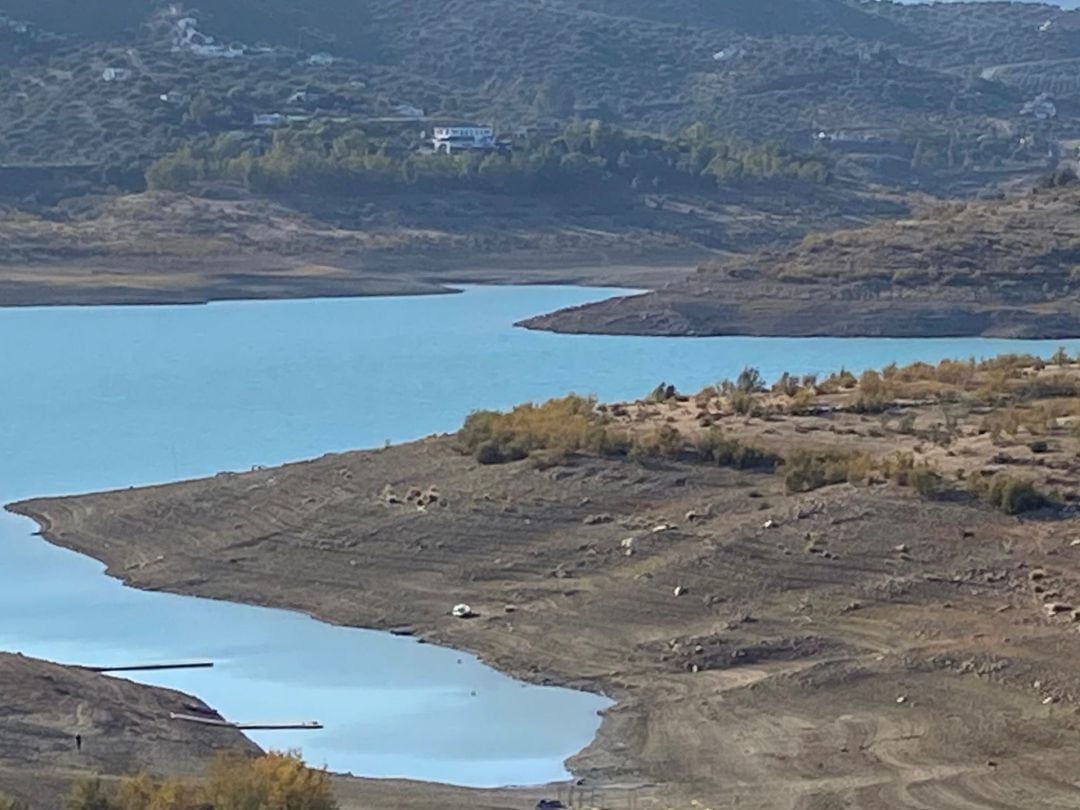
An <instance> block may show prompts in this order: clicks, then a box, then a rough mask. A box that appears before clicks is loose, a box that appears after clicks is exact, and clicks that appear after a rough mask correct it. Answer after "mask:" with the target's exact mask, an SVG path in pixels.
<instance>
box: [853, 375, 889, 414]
mask: <svg viewBox="0 0 1080 810" xmlns="http://www.w3.org/2000/svg"><path fill="white" fill-rule="evenodd" d="M890 394H891V392H890V390H889V384H888V383H886V382H885V380H883V379H882V377H881V375H880V374H878V373H877V372H876V371H864V372H863V373H862V376H860V377H859V387H858V394H857V396H856V397H855V402H854V403H853V404H852V408H853V409H854V410H855V411H858V412H859V413H881V412H882V411H884V410H885V409H886V408H888V407H889V399H890Z"/></svg>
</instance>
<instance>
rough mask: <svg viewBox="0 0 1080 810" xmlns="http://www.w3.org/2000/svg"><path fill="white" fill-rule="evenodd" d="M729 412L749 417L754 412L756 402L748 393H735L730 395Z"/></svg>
mask: <svg viewBox="0 0 1080 810" xmlns="http://www.w3.org/2000/svg"><path fill="white" fill-rule="evenodd" d="M731 410H732V411H733V412H735V413H737V414H741V415H743V416H749V415H751V414H753V413H754V412H755V411H756V400H755V399H754V395H753V394H751V393H750V392H749V391H736V392H735V393H733V394H732V395H731Z"/></svg>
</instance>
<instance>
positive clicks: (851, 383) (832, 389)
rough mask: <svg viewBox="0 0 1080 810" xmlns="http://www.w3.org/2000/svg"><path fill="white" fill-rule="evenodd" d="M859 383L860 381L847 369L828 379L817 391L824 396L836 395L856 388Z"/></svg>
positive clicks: (831, 375)
mask: <svg viewBox="0 0 1080 810" xmlns="http://www.w3.org/2000/svg"><path fill="white" fill-rule="evenodd" d="M857 382H858V380H856V379H855V375H854V374H852V373H851V372H850V371H848V370H847V369H846V368H842V369H840V370H839V371H837V372H835V373H833V374H830V375H829V376H828V377H826V378H825V379H824V380H823V381H822V382H821V383H820V384H819V385H818V386H817V390H818V391H819V392H821V393H822V394H835V393H837V392H838V391H842V390H844V389H848V388H854V387H855V384H856V383H857Z"/></svg>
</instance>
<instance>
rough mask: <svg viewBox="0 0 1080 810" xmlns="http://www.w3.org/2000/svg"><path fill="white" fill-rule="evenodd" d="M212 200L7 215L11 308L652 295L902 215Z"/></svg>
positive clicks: (473, 202)
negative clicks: (564, 288) (807, 239)
mask: <svg viewBox="0 0 1080 810" xmlns="http://www.w3.org/2000/svg"><path fill="white" fill-rule="evenodd" d="M205 191H206V194H205V195H204V196H193V195H189V194H176V193H170V192H155V193H146V194H130V195H123V196H113V197H92V198H81V199H78V200H69V201H66V202H64V203H62V204H60V205H58V206H56V208H55V209H52V210H51V211H50V212H49V213H48V215H41V214H34V213H27V212H21V211H19V212H16V211H12V212H6V213H5V212H4V210H3V208H2V207H0V306H37V305H51V304H185V303H203V302H207V301H215V300H223V299H267V298H270V299H276V298H314V297H323V296H376V295H417V294H433V293H445V292H450V291H451V290H450V287H449V286H448V285H452V284H455V283H470V282H471V283H489V284H589V285H598V286H623V287H644V288H649V289H652V288H655V287H658V286H660V285H662V284H665V283H667V282H668V281H670V280H671V279H673V278H679V277H682V276H684V275H686V274H687V273H689V272H692V269H693V267H694V266H695V265H696V264H698V263H699V262H700V261H702V259H704V258H706V257H709V256H714V255H720V253H721V252H722V251H726V250H753V249H757V248H758V247H760V246H761V245H764V244H773V243H776V242H784V243H790V242H794V241H797V240H798V239H801V238H802V237H803V236H804V235H805V234H807V233H808V232H810V231H811V230H815V229H832V228H837V227H844V226H846V225H851V224H858V223H863V222H866V221H868V219H872V218H875V217H884V216H895V215H896V214H897V213H898V212H899V211H903V210H906V209H905V207H904V206H903V204H902V200H900V199H899V198H894V197H893V196H890V195H884V194H883V195H875V194H872V193H865V194H864V193H862V192H858V191H854V190H852V189H850V188H846V187H839V186H838V187H837V188H831V187H825V186H823V187H821V188H820V189H816V190H815V192H814V194H813V202H812V203H808V202H807V200H806V198H805V197H806V193H807V192H806V191H805V190H803V191H800V192H798V193H796V192H784V191H782V190H778V189H771V190H769V191H768V192H763V191H759V192H757V193H752V192H749V191H744V192H741V193H739V194H736V195H731V194H729V195H727V196H724V195H717V196H716V198H715V199H703V198H698V197H694V196H685V197H679V196H670V197H667V198H665V202H664V205H663V207H662V208H660V209H657V207H656V205H657V204H656V201H655V200H651V199H650V198H642V199H636V200H634V201H633V202H632V203H628V204H627V205H625V206H621V207H619V209H618V210H617V211H616V212H614V213H613V212H611V211H608V210H605V209H604V207H603V206H596V207H593V208H590V207H588V206H580V205H579V206H577V207H575V208H574V209H573V210H571V211H567V210H564V209H563V208H562V207H560V205H559V204H558V203H556V202H552V201H550V200H544V199H522V200H517V201H516V202H514V201H511V200H510V198H507V197H505V196H501V195H497V194H483V193H475V192H457V193H448V194H441V195H437V196H434V197H432V196H430V195H429V196H424V195H418V194H415V193H401V194H397V195H395V194H392V193H386V194H382V195H380V196H379V197H378V198H377V200H375V201H372V200H365V199H359V200H354V201H351V202H349V203H347V204H345V209H344V210H343V209H341V208H340V207H335V206H334V205H332V204H329V203H326V202H319V201H313V200H311V199H304V198H297V199H293V200H280V201H268V200H264V199H259V198H257V197H254V196H252V195H251V194H249V193H247V192H245V191H242V190H239V189H236V188H227V189H222V188H219V189H216V193H211V192H213V191H214V190H205ZM650 206H651V207H650ZM307 208H312V209H313V210H311V211H308V210H306V209H307ZM462 210H469V211H471V212H472V213H471V214H470V215H469V216H462V214H461V211H462Z"/></svg>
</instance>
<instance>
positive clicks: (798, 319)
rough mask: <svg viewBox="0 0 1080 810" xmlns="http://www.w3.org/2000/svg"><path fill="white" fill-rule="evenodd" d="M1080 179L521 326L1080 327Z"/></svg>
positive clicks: (1000, 332) (752, 329)
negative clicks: (1067, 184) (1078, 270)
mask: <svg viewBox="0 0 1080 810" xmlns="http://www.w3.org/2000/svg"><path fill="white" fill-rule="evenodd" d="M1078 214H1080V187H1077V186H1076V185H1075V184H1074V185H1072V186H1068V187H1066V188H1055V189H1044V190H1039V191H1035V192H1032V193H1030V194H1027V195H1023V196H1018V197H1014V198H1010V199H1007V200H1001V201H991V202H969V203H963V202H961V203H952V204H937V205H934V206H931V207H929V208H927V209H926V210H925V211H923V212H922V213H921V214H920V215H918V216H916V217H915V218H913V219H906V220H896V221H892V222H881V223H877V224H873V225H870V226H868V227H865V228H861V229H857V230H847V231H838V232H835V233H829V234H824V235H821V234H814V235H810V236H807V237H806V238H804V239H803V240H802V242H801V244H799V245H798V246H796V247H793V248H791V249H781V250H773V251H767V252H763V253H760V254H757V255H752V256H749V257H746V256H739V257H733V258H730V259H726V260H722V261H718V262H715V263H708V264H705V265H703V266H702V267H700V268H699V270H698V272H697V273H695V274H693V275H692V276H690V277H688V278H687V279H685V280H676V281H673V282H672V283H671V284H669V285H668V286H665V287H663V288H661V289H659V290H657V291H655V292H652V293H649V294H646V295H641V296H636V297H631V298H619V299H615V300H611V301H605V302H602V303H598V304H592V305H588V306H584V307H578V308H576V309H568V310H563V311H561V312H556V313H554V314H551V315H544V316H541V317H538V318H533V319H531V320H528V321H526V322H525V324H524V325H525V326H528V327H530V328H534V329H550V330H553V331H557V332H588V333H604V334H647V335H730V334H740V335H783V336H809V335H833V336H839V337H855V336H871V337H942V336H952V335H984V336H987V337H1013V338H1058V337H1074V336H1077V335H1080V274H1078V273H1077V267H1078V266H1080V216H1078Z"/></svg>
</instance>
